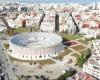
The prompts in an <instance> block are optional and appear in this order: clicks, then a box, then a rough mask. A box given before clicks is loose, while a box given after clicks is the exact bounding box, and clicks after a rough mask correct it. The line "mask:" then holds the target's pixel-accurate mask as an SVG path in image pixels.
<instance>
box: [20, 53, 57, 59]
mask: <svg viewBox="0 0 100 80" xmlns="http://www.w3.org/2000/svg"><path fill="white" fill-rule="evenodd" d="M56 54H57V52H55V53H53V54H52V55H56ZM52 55H49V54H48V55H39V56H35V59H36V58H47V57H51V56H52ZM18 57H22V58H27V59H28V58H31V59H32V58H33V56H26V55H21V56H20V55H18Z"/></svg>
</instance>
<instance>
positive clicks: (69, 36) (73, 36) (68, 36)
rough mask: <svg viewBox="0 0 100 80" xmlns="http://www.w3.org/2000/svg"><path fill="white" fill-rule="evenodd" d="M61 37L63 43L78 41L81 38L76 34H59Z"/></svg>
mask: <svg viewBox="0 0 100 80" xmlns="http://www.w3.org/2000/svg"><path fill="white" fill-rule="evenodd" d="M61 36H62V38H63V41H64V42H65V41H70V40H75V39H79V38H82V37H83V36H82V35H77V34H61Z"/></svg>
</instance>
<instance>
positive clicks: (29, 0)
mask: <svg viewBox="0 0 100 80" xmlns="http://www.w3.org/2000/svg"><path fill="white" fill-rule="evenodd" d="M0 1H1V2H2V1H3V2H26V3H27V2H47V3H50V2H59V3H60V2H64V3H73V2H79V3H91V2H99V1H100V0H0Z"/></svg>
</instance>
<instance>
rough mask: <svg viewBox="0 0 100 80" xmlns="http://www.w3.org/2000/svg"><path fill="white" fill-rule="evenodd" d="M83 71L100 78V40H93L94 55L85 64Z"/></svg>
mask: <svg viewBox="0 0 100 80" xmlns="http://www.w3.org/2000/svg"><path fill="white" fill-rule="evenodd" d="M83 71H84V72H86V73H88V74H90V75H92V76H94V77H96V78H98V79H100V40H96V41H93V44H92V56H91V57H90V58H89V60H88V61H87V62H86V63H85V64H84V65H83Z"/></svg>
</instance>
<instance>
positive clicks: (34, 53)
mask: <svg viewBox="0 0 100 80" xmlns="http://www.w3.org/2000/svg"><path fill="white" fill-rule="evenodd" d="M9 45H10V46H9V51H8V54H9V55H10V56H11V57H14V58H16V59H20V60H43V59H50V58H51V57H55V56H57V55H58V54H59V53H60V52H61V51H63V49H64V47H63V45H62V37H61V36H59V35H57V34H53V33H45V32H33V33H22V34H18V35H15V36H13V37H12V38H11V39H10V40H9Z"/></svg>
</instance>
